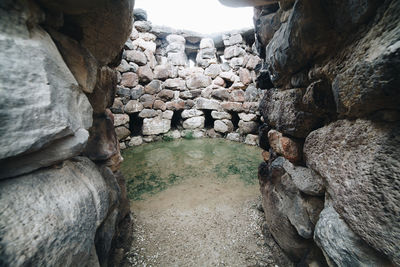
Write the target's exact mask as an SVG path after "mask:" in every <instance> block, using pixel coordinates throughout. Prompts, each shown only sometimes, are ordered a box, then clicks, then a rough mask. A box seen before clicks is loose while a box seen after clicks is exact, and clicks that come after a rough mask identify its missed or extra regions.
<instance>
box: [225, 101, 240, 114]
mask: <svg viewBox="0 0 400 267" xmlns="http://www.w3.org/2000/svg"><path fill="white" fill-rule="evenodd" d="M221 107H222V108H223V109H224V110H226V111H234V112H242V111H243V104H242V103H238V102H222V103H221Z"/></svg>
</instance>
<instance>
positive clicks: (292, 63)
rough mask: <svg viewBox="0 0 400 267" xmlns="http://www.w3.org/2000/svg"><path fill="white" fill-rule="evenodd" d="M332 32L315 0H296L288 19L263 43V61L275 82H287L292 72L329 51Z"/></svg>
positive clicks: (297, 70)
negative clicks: (264, 52)
mask: <svg viewBox="0 0 400 267" xmlns="http://www.w3.org/2000/svg"><path fill="white" fill-rule="evenodd" d="M332 39H336V38H335V33H334V32H333V31H332V30H331V26H330V21H329V17H328V16H327V13H326V10H325V9H324V8H323V6H322V3H320V2H318V1H311V0H308V1H296V3H295V5H294V7H293V11H292V14H291V15H290V17H289V19H288V21H287V22H286V23H283V24H282V25H281V27H280V28H279V29H278V30H277V32H276V33H275V34H274V35H273V38H272V39H271V40H270V41H269V43H268V45H267V47H266V57H265V60H266V63H267V64H268V66H269V74H270V77H271V80H272V82H273V83H274V85H276V86H278V85H279V86H280V85H286V84H287V83H288V82H289V80H288V79H290V77H291V75H293V74H295V73H297V72H299V71H300V70H302V69H303V68H305V67H306V65H307V64H308V63H309V62H310V61H312V60H313V59H315V58H317V57H318V56H321V55H325V54H326V53H327V52H330V50H329V49H330V48H331V47H332V45H335V43H332Z"/></svg>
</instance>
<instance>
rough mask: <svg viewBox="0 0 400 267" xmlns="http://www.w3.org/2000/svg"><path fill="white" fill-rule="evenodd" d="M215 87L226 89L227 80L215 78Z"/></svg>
mask: <svg viewBox="0 0 400 267" xmlns="http://www.w3.org/2000/svg"><path fill="white" fill-rule="evenodd" d="M213 85H216V86H221V87H225V86H226V83H225V80H224V79H222V78H221V77H219V76H217V77H215V79H214V80H213Z"/></svg>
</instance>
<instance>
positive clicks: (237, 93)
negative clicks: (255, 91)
mask: <svg viewBox="0 0 400 267" xmlns="http://www.w3.org/2000/svg"><path fill="white" fill-rule="evenodd" d="M229 101H232V102H244V101H245V94H244V92H243V90H234V91H233V92H232V93H230V95H229Z"/></svg>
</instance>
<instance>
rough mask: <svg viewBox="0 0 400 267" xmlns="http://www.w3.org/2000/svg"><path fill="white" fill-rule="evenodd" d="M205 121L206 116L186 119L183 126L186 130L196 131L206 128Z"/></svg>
mask: <svg viewBox="0 0 400 267" xmlns="http://www.w3.org/2000/svg"><path fill="white" fill-rule="evenodd" d="M204 121H205V118H204V116H197V117H191V118H188V119H186V120H185V121H184V122H183V124H182V126H183V128H185V129H196V128H199V129H201V128H204Z"/></svg>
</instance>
